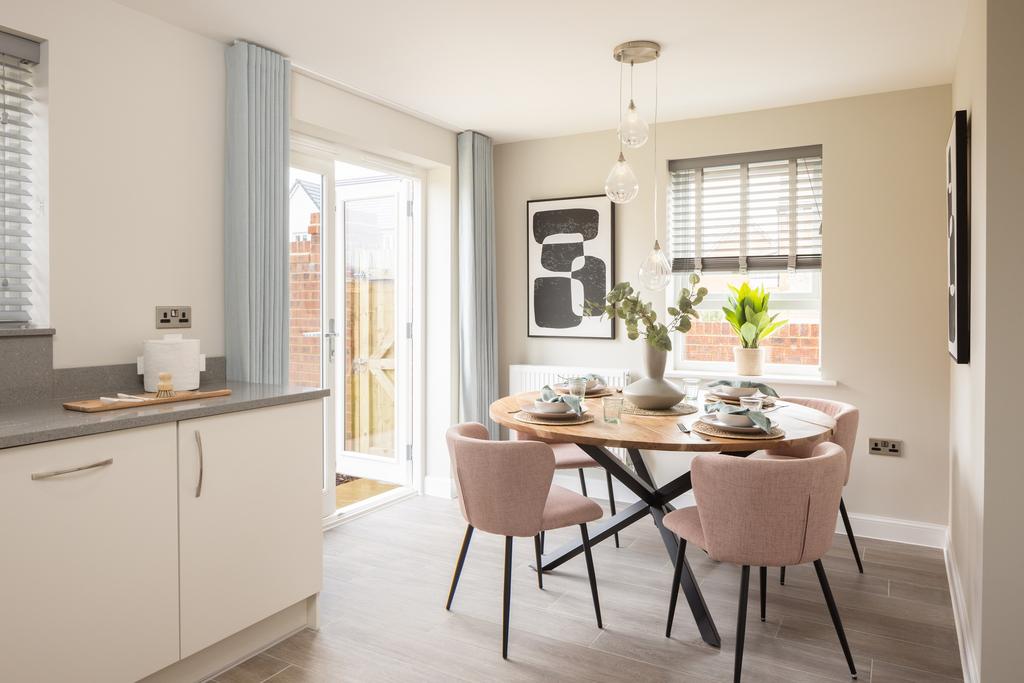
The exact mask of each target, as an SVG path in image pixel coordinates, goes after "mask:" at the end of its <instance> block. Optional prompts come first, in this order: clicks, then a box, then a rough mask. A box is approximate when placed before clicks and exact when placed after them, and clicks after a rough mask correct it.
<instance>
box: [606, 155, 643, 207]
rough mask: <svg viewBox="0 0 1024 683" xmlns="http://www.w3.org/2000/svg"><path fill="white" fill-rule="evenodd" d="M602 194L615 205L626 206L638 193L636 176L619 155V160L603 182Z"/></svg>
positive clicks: (638, 184)
mask: <svg viewBox="0 0 1024 683" xmlns="http://www.w3.org/2000/svg"><path fill="white" fill-rule="evenodd" d="M604 193H605V194H606V195H608V198H609V199H611V200H612V201H613V202H615V203H616V204H626V203H628V202H631V201H633V200H634V199H636V196H637V195H638V194H639V193H640V183H639V182H637V179H636V174H635V173H633V169H632V168H630V167H629V164H628V163H626V157H624V156H622V154H619V160H618V161H616V162H615V165H614V166H612V170H611V173H609V174H608V177H607V178H606V179H605V181H604Z"/></svg>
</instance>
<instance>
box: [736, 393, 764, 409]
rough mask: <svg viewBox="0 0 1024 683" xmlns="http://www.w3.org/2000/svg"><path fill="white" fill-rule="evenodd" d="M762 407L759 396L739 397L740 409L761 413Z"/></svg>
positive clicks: (762, 400)
mask: <svg viewBox="0 0 1024 683" xmlns="http://www.w3.org/2000/svg"><path fill="white" fill-rule="evenodd" d="M763 405H764V399H762V398H761V397H760V396H741V397H740V408H746V409H747V410H753V411H754V412H758V413H759V412H761V407H762V406H763Z"/></svg>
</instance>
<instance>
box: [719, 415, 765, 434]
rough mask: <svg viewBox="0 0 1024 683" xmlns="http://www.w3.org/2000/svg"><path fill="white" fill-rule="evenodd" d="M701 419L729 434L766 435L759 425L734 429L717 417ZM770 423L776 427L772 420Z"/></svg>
mask: <svg viewBox="0 0 1024 683" xmlns="http://www.w3.org/2000/svg"><path fill="white" fill-rule="evenodd" d="M701 419H702V420H703V421H704V422H707V423H708V424H709V425H713V426H715V427H718V428H719V429H722V430H724V431H727V432H734V433H736V434H764V432H763V431H761V428H760V427H758V426H757V425H753V426H751V427H733V426H732V425H727V424H725V423H724V422H722V421H721V420H719V419H718V417H717V416H712V415H704V416H703V417H701ZM769 423H770V424H771V426H772V427H774V426H775V422H774V421H771V420H770V421H769Z"/></svg>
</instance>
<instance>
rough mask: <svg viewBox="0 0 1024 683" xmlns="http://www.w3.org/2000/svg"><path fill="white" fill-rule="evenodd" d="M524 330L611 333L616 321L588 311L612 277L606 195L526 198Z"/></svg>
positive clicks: (563, 333)
mask: <svg viewBox="0 0 1024 683" xmlns="http://www.w3.org/2000/svg"><path fill="white" fill-rule="evenodd" d="M526 243H527V247H526V269H527V273H526V277H527V283H528V291H527V297H528V299H527V302H528V303H527V315H528V316H529V320H528V321H527V335H528V336H530V337H575V338H587V339H614V338H615V321H614V320H608V319H606V318H602V317H601V316H600V315H587V312H586V311H585V309H584V306H585V304H586V302H590V301H601V300H602V299H603V298H604V295H605V294H606V293H608V291H609V290H610V289H611V288H612V285H613V283H614V277H615V214H614V212H613V210H612V202H611V200H610V199H608V197H607V196H606V195H603V194H602V195H593V196H588V197H567V198H564V199H543V200H533V201H529V202H527V203H526Z"/></svg>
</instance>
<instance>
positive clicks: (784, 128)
mask: <svg viewBox="0 0 1024 683" xmlns="http://www.w3.org/2000/svg"><path fill="white" fill-rule="evenodd" d="M949 102H950V88H949V87H948V86H938V87H932V88H922V89H918V90H910V91H902V92H894V93H886V94H880V95H871V96H865V97H855V98H850V99H842V100H832V101H827V102H819V103H814V104H808V105H800V106H795V107H786V108H780V109H771V110H765V111H757V112H749V113H743V114H735V115H730V116H719V117H712V118H705V119H694V120H687V121H676V122H672V123H667V124H662V125H661V126H659V131H658V155H659V161H660V164H659V166H660V167H661V168H662V169H664V168H665V163H664V162H665V161H666V160H668V159H673V158H686V157H697V156H705V155H711V154H724V153H730V152H743V151H751V150H761V149H774V148H780V147H792V146H798V145H809V144H821V145H823V156H824V212H825V232H824V252H825V256H824V259H825V267H824V273H823V312H822V323H823V335H824V340H823V349H822V365H823V372H824V375H825V376H826V377H827V378H829V379H833V380H836V381H837V382H838V383H839V384H838V386H837V387H807V386H792V387H790V386H785V385H781V384H780V385H779V387H780V389H782V390H784V391H787V392H791V393H801V394H813V395H818V396H823V397H835V398H838V399H842V400H846V401H850V402H851V403H854V404H856V405H858V406H860V408H861V410H862V416H861V428H860V431H859V436H858V448H857V452H856V453H855V454H854V456H855V457H854V462H853V475H852V477H851V481H850V485H849V487H848V488H847V490H846V493H845V496H846V501H847V504H848V506H849V508H850V510H851V512H853V513H860V514H871V515H881V516H886V517H895V518H901V519H907V520H916V521H921V522H929V523H936V524H946V522H947V487H948V470H949V467H948V457H949V456H948V453H949V438H948V430H947V429H946V424H947V419H948V415H949V369H948V357H947V351H946V345H945V319H946V313H945V296H944V282H945V265H944V264H945V238H944V231H943V225H944V221H945V217H944V211H945V205H944V199H943V196H944V182H945V181H944V174H943V153H944V148H945V141H946V136H947V133H948V127H949ZM616 153H617V148H616V145H615V135H614V133H613V132H611V131H607V132H602V133H592V134H585V135H576V136H569V137H561V138H553V139H546V140H532V141H526V142H518V143H510V144H505V145H499V146H497V147H496V148H495V154H494V158H495V201H496V209H495V214H496V221H497V232H498V254H499V259H498V287H499V294H498V296H499V302H500V306H501V308H502V316H501V317H500V320H499V342H500V343H499V345H500V369H499V373H500V375H501V379H502V382H507V368H508V365H509V364H510V363H543V364H574V365H578V364H592V365H597V366H604V367H607V366H616V367H617V366H627V367H631V368H633V369H634V370H639V369H640V367H641V347H640V345H639V344H637V343H632V342H629V341H628V340H626V339H625V335H624V333H623V331H622V330H621V328H620V331H619V337H618V339H616V340H615V341H599V340H582V341H581V340H567V341H560V340H557V339H528V338H527V336H526V315H527V313H526V296H525V295H526V245H525V241H526V238H525V229H526V225H525V216H526V202H527V200H529V199H543V198H549V197H563V196H572V195H585V194H595V193H598V194H600V193H601V192H602V187H603V182H604V177H605V175H606V174H607V172H608V169H609V168H610V165H611V163H612V161H613V160H614V158H615V155H616ZM652 153H653V149H652V145H651V143H648V144H647V145H646V146H645V147H644V148H643V149H641V150H639V152H638V153H634V155H633V157H631V161H632V163H633V166H634V169H635V170H636V171H637V173H638V175H639V177H640V182H641V194H640V197H639V198H638V199H637V200H636V201H635V202H633V203H632V204H629V205H626V206H623V207H618V208H617V211H616V264H615V265H616V271H617V272H616V277H617V279H618V280H628V279H635V273H636V269H637V268H638V267H639V265H640V262H641V259H642V258H643V257H644V256H645V255H646V253H647V252H648V250H649V249H650V246H651V241H652V237H653V230H652V203H651V202H652V197H651V178H652V174H653V168H652V166H653V162H652V156H651V155H652ZM665 176H666V173H664V172H662V173H661V177H660V178H659V182H660V183H661V185H662V191H661V192H660V193H659V196H661V197H664V194H663V192H664V183H665V181H666V177H665ZM662 219H663V217H662ZM662 234H664V233H663V232H662ZM503 386H504V385H503ZM868 436H878V437H893V438H899V439H904V440H905V442H906V454H905V456H904V457H902V458H885V457H881V456H868V455H867V438H868ZM661 460H663V458H662V459H661Z"/></svg>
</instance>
